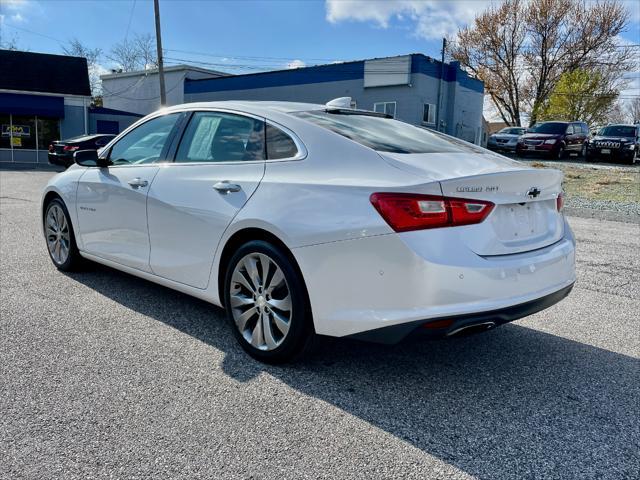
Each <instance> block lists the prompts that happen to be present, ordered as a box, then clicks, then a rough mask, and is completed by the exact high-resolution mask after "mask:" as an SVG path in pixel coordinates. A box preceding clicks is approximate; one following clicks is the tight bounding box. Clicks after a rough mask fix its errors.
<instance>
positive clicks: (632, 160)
mask: <svg viewBox="0 0 640 480" xmlns="http://www.w3.org/2000/svg"><path fill="white" fill-rule="evenodd" d="M637 159H638V151H637V150H634V151H633V155H631V156H630V157H629V158H627V159H626V160H627V163H628V164H629V165H633V164H635V163H636V160H637Z"/></svg>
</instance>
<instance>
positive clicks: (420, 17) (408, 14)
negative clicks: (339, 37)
mask: <svg viewBox="0 0 640 480" xmlns="http://www.w3.org/2000/svg"><path fill="white" fill-rule="evenodd" d="M489 3H490V2H483V1H477V0H461V1H438V0H397V1H394V2H391V1H389V2H386V1H376V0H371V1H358V0H326V4H325V6H326V17H327V20H328V21H329V22H331V23H339V22H343V21H348V20H351V21H357V22H373V23H375V24H377V25H378V26H379V27H381V28H388V27H389V25H390V23H391V21H393V20H394V19H396V20H405V21H406V20H411V21H413V22H414V23H415V34H416V35H417V36H419V37H422V38H441V37H443V36H446V35H451V34H454V33H456V32H457V31H458V28H460V27H462V26H464V25H466V24H468V23H470V22H472V21H473V19H474V18H475V16H476V15H477V14H478V13H479V12H481V11H483V10H484V9H486V7H487V6H488V4H489Z"/></svg>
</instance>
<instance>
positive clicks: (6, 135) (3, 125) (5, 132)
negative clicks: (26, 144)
mask: <svg viewBox="0 0 640 480" xmlns="http://www.w3.org/2000/svg"><path fill="white" fill-rule="evenodd" d="M10 126H11V121H10V119H9V115H7V114H5V113H0V129H1V130H0V133H1V134H0V148H11V135H10Z"/></svg>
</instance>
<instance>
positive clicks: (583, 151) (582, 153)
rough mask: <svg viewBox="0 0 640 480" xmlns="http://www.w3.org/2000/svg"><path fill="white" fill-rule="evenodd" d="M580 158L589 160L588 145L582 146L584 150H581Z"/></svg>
mask: <svg viewBox="0 0 640 480" xmlns="http://www.w3.org/2000/svg"><path fill="white" fill-rule="evenodd" d="M580 156H581V157H582V158H587V144H586V143H584V144H582V148H581V149H580Z"/></svg>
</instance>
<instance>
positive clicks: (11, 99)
mask: <svg viewBox="0 0 640 480" xmlns="http://www.w3.org/2000/svg"><path fill="white" fill-rule="evenodd" d="M0 113H11V114H13V115H40V116H42V117H55V118H64V97H52V96H49V95H24V94H21V93H3V92H0Z"/></svg>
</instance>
